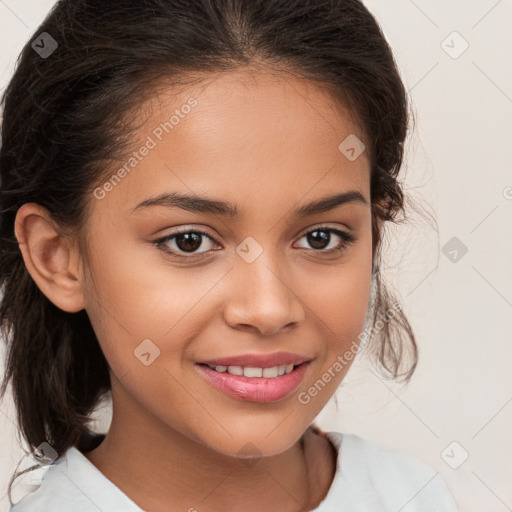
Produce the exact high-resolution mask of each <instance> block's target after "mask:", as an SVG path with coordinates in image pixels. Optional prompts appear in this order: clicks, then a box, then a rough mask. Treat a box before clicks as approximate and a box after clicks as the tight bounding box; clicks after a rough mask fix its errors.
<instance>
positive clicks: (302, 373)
mask: <svg viewBox="0 0 512 512" xmlns="http://www.w3.org/2000/svg"><path fill="white" fill-rule="evenodd" d="M147 106H148V107H150V108H148V109H147V110H146V111H145V113H146V114H147V116H144V117H142V116H141V118H140V121H141V122H142V124H141V126H140V127H139V129H138V131H137V136H138V141H139V142H138V144H137V145H136V146H135V147H133V151H134V153H133V158H132V159H130V160H127V162H126V165H125V167H124V172H123V171H122V170H121V171H118V170H119V169H121V167H122V165H123V163H119V165H118V166H117V167H116V168H114V169H113V171H112V174H113V175H115V177H114V178H112V179H111V180H110V184H109V183H107V182H105V184H103V185H102V186H101V187H99V188H98V189H96V190H95V192H94V197H92V198H91V203H92V204H91V212H92V214H91V217H90V218H89V221H88V225H87V229H88V233H89V237H90V239H89V246H88V247H89V265H90V266H89V269H90V273H91V274H92V278H91V275H89V274H84V273H83V274H82V278H84V281H83V287H84V301H85V302H84V303H85V308H86V311H87V313H88V315H89V317H90V319H91V322H92V325H93V327H94V330H95V332H96V334H97V336H98V339H99V342H100V344H101V347H102V349H103V352H104V354H105V357H106V359H107V361H108V363H109V365H110V368H111V372H112V373H111V375H112V383H113V400H114V421H118V422H124V428H126V429H132V430H133V429H140V433H141V435H149V434H148V432H152V434H151V435H154V436H155V438H158V436H162V438H164V437H165V436H166V435H168V434H169V433H170V432H171V430H169V429H172V431H175V432H178V433H179V434H181V435H183V436H186V437H187V438H189V439H192V440H194V441H197V442H199V443H201V444H202V445H203V446H207V447H210V448H212V449H213V450H215V451H217V452H221V453H223V454H225V455H232V456H242V455H243V454H244V451H247V450H249V451H251V450H252V452H256V453H259V454H261V455H273V454H277V453H280V452H282V451H284V450H285V449H287V448H289V447H291V446H292V445H293V444H294V443H296V442H297V440H298V439H299V438H300V436H301V435H302V434H303V432H304V431H305V430H306V429H307V427H308V426H309V425H310V424H311V422H312V421H313V420H314V418H315V416H316V415H317V414H318V413H319V412H320V410H321V409H322V408H323V407H324V405H325V404H326V403H327V401H328V400H329V398H330V397H331V396H332V394H333V393H334V391H335V390H336V388H337V386H338V385H339V384H340V382H341V381H342V379H343V377H344V375H345V374H346V372H347V370H348V369H349V367H350V363H351V360H352V357H351V355H353V353H354V351H355V349H354V347H355V346H356V345H355V344H356V343H357V342H358V335H359V334H360V333H361V331H362V329H363V326H364V320H365V316H366V312H367V306H368V299H369V293H370V282H371V267H372V235H371V208H370V164H369V160H368V158H367V154H366V152H365V151H363V153H362V154H360V155H359V156H358V153H359V152H360V150H361V146H359V145H358V144H359V143H358V141H357V139H355V136H356V137H357V136H359V138H362V136H361V134H360V133H359V132H358V131H357V130H356V129H355V128H354V126H353V125H352V124H351V122H350V120H349V118H348V117H346V116H345V115H343V114H342V113H341V110H340V109H339V108H336V105H335V103H334V101H333V100H332V98H330V97H329V96H328V95H327V94H326V93H324V92H323V91H321V90H320V89H318V88H316V87H315V86H314V85H313V84H312V83H311V82H306V81H303V80H298V79H293V78H289V77H286V78H285V77H283V76H280V77H276V76H271V75H267V74H258V75H248V74H244V73H243V72H237V73H234V72H233V73H229V74H224V75H219V77H217V78H216V79H215V80H211V81H208V82H205V83H203V84H201V85H197V86H194V87H190V88H188V89H187V90H186V92H180V93H179V94H177V93H173V91H172V90H169V94H168V95H165V96H163V95H162V96H160V97H159V98H158V99H156V98H153V99H152V100H151V101H150V102H148V103H147ZM347 137H349V139H347ZM345 139H347V140H345ZM344 141H345V142H344ZM341 143H343V144H342V146H341V149H340V148H339V146H340V144H341ZM351 148H353V149H354V151H352V150H351ZM347 193H351V195H349V196H347V197H348V200H347V201H346V202H342V201H337V200H334V199H331V200H329V201H327V202H325V203H322V204H323V205H320V206H319V204H320V203H319V202H321V201H323V200H325V199H326V198H332V197H333V196H337V195H342V194H347ZM181 196H187V198H181ZM157 198H159V199H158V201H155V200H156V199H157ZM153 201H154V202H155V204H151V203H152V202H153ZM315 205H316V206H315ZM234 210H236V212H235V211H234ZM338 230H339V232H341V234H340V233H338ZM177 231H180V232H184V233H188V234H181V235H179V236H174V237H173V235H175V234H176V232H177ZM201 232H204V233H203V234H202V233H201ZM343 233H347V234H348V237H349V238H345V235H344V234H343ZM350 240H352V241H350ZM157 241H160V243H159V244H158V243H157ZM336 249H340V250H336ZM84 272H85V271H84ZM251 358H253V359H251ZM258 358H259V359H258ZM228 359H229V360H228ZM205 362H209V363H210V364H211V365H213V366H215V365H217V366H220V367H221V368H218V370H221V371H216V370H213V369H208V368H207V367H206V365H205V364H204V363H205ZM301 362H303V364H301V365H300V366H298V367H297V368H295V369H294V370H293V371H292V372H291V373H290V374H286V375H283V376H277V377H276V374H277V375H279V373H282V372H283V370H284V371H289V369H290V367H288V368H286V367H285V365H287V364H289V365H291V364H294V365H297V364H299V363H301ZM222 366H224V367H225V366H232V367H234V368H231V369H229V370H230V371H231V372H232V373H235V374H236V373H241V372H245V373H247V374H249V375H260V374H261V375H262V376H261V377H245V378H244V377H237V376H234V375H232V374H231V373H222V370H224V368H222ZM240 366H241V367H242V368H240ZM276 366H277V369H276V368H272V367H276ZM247 367H256V369H255V370H250V369H249V370H247V369H246V368H247ZM279 367H281V368H279ZM259 368H262V369H261V370H260V369H259ZM265 368H267V370H266V371H265V372H263V369H265ZM269 368H271V369H269ZM251 372H254V373H251ZM260 372H261V373H260ZM248 443H251V444H248Z"/></svg>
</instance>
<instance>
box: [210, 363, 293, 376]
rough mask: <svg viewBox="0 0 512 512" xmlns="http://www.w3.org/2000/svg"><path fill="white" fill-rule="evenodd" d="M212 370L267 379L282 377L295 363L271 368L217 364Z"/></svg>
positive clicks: (291, 369) (290, 370)
mask: <svg viewBox="0 0 512 512" xmlns="http://www.w3.org/2000/svg"><path fill="white" fill-rule="evenodd" d="M210 368H212V370H215V371H217V372H220V373H229V374H231V375H239V376H241V375H243V376H244V377H265V378H266V379H274V378H276V377H281V375H284V374H286V373H290V372H292V371H293V368H294V365H293V364H280V365H279V366H272V367H270V368H259V367H255V366H223V365H217V366H215V367H213V366H210Z"/></svg>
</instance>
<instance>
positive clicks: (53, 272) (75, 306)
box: [14, 203, 85, 313]
mask: <svg viewBox="0 0 512 512" xmlns="http://www.w3.org/2000/svg"><path fill="white" fill-rule="evenodd" d="M14 233H15V236H16V238H17V240H18V243H19V247H20V250H21V254H22V256H23V260H24V262H25V266H26V267H27V270H28V272H29V273H30V275H31V276H32V278H33V279H34V281H35V282H36V284H37V286H38V287H39V289H40V290H41V292H42V293H44V295H46V297H47V298H48V299H49V300H50V301H51V302H53V304H55V305H56V306H57V307H58V308H60V309H62V310H63V311H67V312H68V313H76V312H78V311H80V310H82V309H84V308H85V301H84V295H83V291H82V269H81V266H80V261H81V259H80V258H79V254H78V250H77V248H76V247H75V246H74V244H73V243H72V240H71V239H70V238H69V237H65V236H64V235H63V234H62V233H60V232H59V230H58V226H57V225H56V223H55V221H54V220H53V219H52V218H51V216H50V215H49V213H48V211H47V210H46V209H45V208H43V207H42V206H40V205H38V204H36V203H25V204H24V205H23V206H22V207H21V208H20V209H19V210H18V212H17V214H16V220H15V223H14Z"/></svg>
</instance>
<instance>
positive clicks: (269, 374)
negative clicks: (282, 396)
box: [244, 366, 279, 379]
mask: <svg viewBox="0 0 512 512" xmlns="http://www.w3.org/2000/svg"><path fill="white" fill-rule="evenodd" d="M244 375H245V373H244ZM278 375H279V366H272V368H263V377H266V378H267V379H272V378H274V377H277V376H278Z"/></svg>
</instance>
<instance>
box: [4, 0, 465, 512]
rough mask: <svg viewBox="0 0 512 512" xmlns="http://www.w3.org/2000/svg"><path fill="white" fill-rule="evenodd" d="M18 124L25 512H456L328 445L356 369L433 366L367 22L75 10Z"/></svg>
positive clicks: (14, 312)
mask: <svg viewBox="0 0 512 512" xmlns="http://www.w3.org/2000/svg"><path fill="white" fill-rule="evenodd" d="M3 106H4V117H3V125H2V137H3V142H2V147H1V153H0V169H1V179H2V191H1V196H0V197H1V212H2V214H1V225H0V230H1V233H0V235H1V236H0V239H1V242H0V243H1V246H0V250H1V258H2V266H1V274H0V278H1V285H2V292H3V298H2V303H1V308H0V318H1V322H2V327H3V330H4V336H5V339H6V341H7V343H8V357H7V363H6V375H5V379H4V382H3V386H2V395H3V394H4V393H5V390H6V386H7V384H8V383H9V382H11V383H12V390H13V396H14V399H15V404H16V406H17V412H18V421H19V425H20V430H21V432H22V434H23V436H24V439H25V440H26V442H27V443H28V446H29V447H30V451H31V453H32V454H34V457H35V458H36V460H37V461H39V463H40V464H43V465H44V466H45V468H46V470H45V472H44V476H43V479H42V482H41V484H40V486H39V487H38V488H37V489H36V490H34V491H33V492H30V493H28V494H26V495H25V496H23V497H22V499H21V500H20V501H18V502H17V503H16V504H14V505H13V506H12V507H11V511H12V512H29V511H38V512H43V511H46V512H49V511H52V512H53V511H80V512H86V511H87V512H89V511H91V512H92V511H98V510H100V511H103V512H114V511H122V512H135V511H141V510H146V511H151V512H160V511H166V512H167V511H170V510H172V511H189V512H192V511H198V512H213V511H226V510H237V511H238V510H241V511H244V512H253V511H254V512H255V511H261V510H272V511H279V512H288V511H290V512H291V511H311V510H314V511H318V512H319V511H322V512H335V511H336V512H341V511H346V512H356V511H357V512H363V511H364V512H384V511H394V512H395V511H398V510H400V511H402V512H412V511H421V512H434V511H442V512H454V511H456V510H457V506H456V504H455V501H454V499H453V496H452V495H451V493H450V491H449V490H448V489H447V487H446V485H445V483H444V482H443V480H442V479H441V478H440V477H439V475H438V474H437V473H436V472H435V471H434V470H433V469H432V468H431V467H430V466H428V465H427V464H425V463H424V462H422V461H420V460H419V459H418V458H416V457H414V456H413V455H410V454H407V453H405V452H402V451H399V450H396V449H391V448H386V447H384V446H381V445H378V444H376V443H373V442H371V441H369V440H365V439H363V438H361V437H359V436H358V435H356V434H349V433H340V432H322V431H321V430H320V429H319V428H318V427H317V426H316V425H315V424H314V423H312V422H313V420H314V418H315V417H316V416H317V415H318V414H319V413H320V411H321V410H322V409H323V407H324V406H325V404H326V403H327V402H328V401H329V399H330V398H331V397H332V395H333V394H334V393H335V391H336V389H337V387H338V386H339V384H340V383H341V381H342V380H343V378H344V376H345V375H346V373H347V371H348V370H349V368H350V366H351V364H352V362H353V358H354V355H355V354H356V353H358V352H361V351H362V350H367V351H368V353H369V354H370V355H371V356H372V357H373V358H374V360H375V362H376V364H377V366H378V368H379V369H380V370H381V371H382V373H383V375H384V377H387V378H391V379H400V378H402V379H403V380H406V381H407V380H408V379H410V377H411V376H412V374H413V371H414V368H415V366H416V362H417V350H416V344H415V339H414V336H413V333H412V330H411V327H410V326H409V323H408V322H407V319H406V317H405V315H404V313H403V311H402V309H401V306H400V304H399V302H397V301H395V300H394V298H393V297H392V296H391V295H390V294H389V293H388V292H387V291H386V289H385V287H384V285H383V282H382V281H381V276H380V274H379V261H380V249H381V235H382V233H383V229H384V227H385V222H386V221H391V222H396V221H397V219H398V215H399V213H400V212H401V211H403V210H404V195H403V192H402V189H401V185H400V183H399V181H397V175H398V172H399V169H400V166H401V162H402V155H403V145H404V140H405V138H406V134H407V129H408V126H407V125H408V105H407V97H406V92H405V90H404V86H403V84H402V82H401V79H400V77H399V74H398V71H397V68H396V65H395V62H394V59H393V56H392V53H391V50H390V48H389V46H388V44H387V43H386V40H385V38H384V36H383V34H382V32H381V30H380V28H379V26H378V24H377V22H376V20H375V19H374V18H373V16H372V15H371V14H370V13H369V12H368V11H367V9H366V8H365V7H364V6H363V4H362V3H361V2H360V1H359V0H315V1H306V0H296V1H292V0H188V1H187V2H184V1H180V0H144V1H141V0H117V1H115V2H104V1H102V0H63V1H60V2H58V3H57V4H56V5H55V7H54V8H53V9H52V11H51V12H50V14H49V15H48V17H47V18H46V19H45V21H44V22H43V24H42V25H41V26H40V27H39V28H38V29H37V31H36V32H35V33H34V36H33V37H32V38H31V40H30V41H29V42H28V43H27V44H26V46H25V48H24V49H23V52H22V54H21V58H20V60H19V62H18V64H17V68H16V71H15V73H14V76H13V78H12V80H11V81H10V83H9V85H8V87H7V89H6V91H5V94H4V97H3ZM110 396H111V398H112V422H111V425H110V428H109V430H108V432H107V433H106V435H105V434H99V433H97V432H94V431H93V429H91V428H90V426H91V425H90V421H92V420H93V419H94V418H93V416H94V415H93V413H94V411H95V410H96V408H97V406H98V405H99V404H100V402H101V401H102V399H105V398H110ZM13 480H14V478H13ZM13 480H11V482H10V484H12V483H13ZM11 486H12V485H10V486H9V489H10V488H11ZM9 496H10V494H9ZM11 504H13V502H12V499H11Z"/></svg>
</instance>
